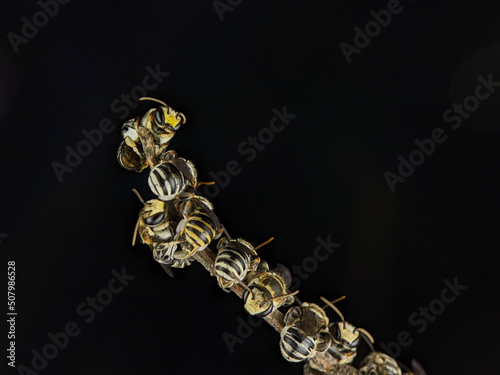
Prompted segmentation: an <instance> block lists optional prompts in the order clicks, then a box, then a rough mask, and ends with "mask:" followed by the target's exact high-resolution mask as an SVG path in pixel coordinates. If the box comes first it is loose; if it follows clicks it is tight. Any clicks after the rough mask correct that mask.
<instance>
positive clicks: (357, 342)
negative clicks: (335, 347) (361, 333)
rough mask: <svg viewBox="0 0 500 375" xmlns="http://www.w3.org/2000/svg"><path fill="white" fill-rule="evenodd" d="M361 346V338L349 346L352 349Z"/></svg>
mask: <svg viewBox="0 0 500 375" xmlns="http://www.w3.org/2000/svg"><path fill="white" fill-rule="evenodd" d="M358 345H359V337H358V338H357V339H356V340H354V341H353V342H351V343H350V344H349V347H350V348H355V347H357V346H358Z"/></svg>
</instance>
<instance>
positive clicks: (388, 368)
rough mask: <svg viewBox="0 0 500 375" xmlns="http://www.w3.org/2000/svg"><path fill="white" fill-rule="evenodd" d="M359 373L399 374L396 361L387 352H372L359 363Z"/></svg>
mask: <svg viewBox="0 0 500 375" xmlns="http://www.w3.org/2000/svg"><path fill="white" fill-rule="evenodd" d="M359 372H360V374H361V375H401V373H402V371H401V368H400V367H399V366H398V363H397V361H396V360H395V359H394V358H391V357H390V356H388V355H387V354H384V353H380V352H372V353H370V354H368V355H367V356H366V357H365V358H364V359H363V361H362V362H361V364H360V369H359Z"/></svg>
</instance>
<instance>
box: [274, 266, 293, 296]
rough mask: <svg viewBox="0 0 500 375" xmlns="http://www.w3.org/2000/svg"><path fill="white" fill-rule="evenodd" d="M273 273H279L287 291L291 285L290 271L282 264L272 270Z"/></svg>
mask: <svg viewBox="0 0 500 375" xmlns="http://www.w3.org/2000/svg"><path fill="white" fill-rule="evenodd" d="M272 271H273V272H276V273H279V274H280V275H281V277H283V280H284V281H285V285H286V289H287V291H288V288H289V287H290V285H291V284H292V274H291V273H290V270H289V269H288V268H287V267H285V266H284V265H283V264H281V263H278V264H277V267H276V268H274V269H273V270H272Z"/></svg>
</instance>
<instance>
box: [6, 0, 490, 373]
mask: <svg viewBox="0 0 500 375" xmlns="http://www.w3.org/2000/svg"><path fill="white" fill-rule="evenodd" d="M492 4H493V2H491V1H476V2H474V4H472V2H456V1H440V2H431V1H424V0H414V1H412V2H408V1H405V2H402V6H403V8H404V9H403V11H402V12H401V13H400V14H398V15H394V16H393V17H392V20H391V22H390V24H389V25H388V26H387V27H386V28H383V29H382V30H381V32H380V34H379V35H377V36H376V37H374V38H373V39H372V40H371V42H370V44H369V45H368V46H367V47H366V48H363V49H362V51H361V53H359V54H354V55H352V56H351V58H352V62H351V63H350V64H348V63H347V62H346V59H345V57H344V56H343V54H342V52H341V50H340V48H339V44H340V43H341V42H346V43H349V44H353V38H354V34H355V32H354V30H353V28H354V27H356V26H358V27H360V28H362V29H363V28H364V26H365V24H366V23H367V22H368V21H370V20H372V16H371V15H370V10H376V11H379V10H382V9H386V8H387V2H385V1H384V2H380V1H375V2H373V1H371V2H369V1H352V2H347V1H344V2H330V1H308V2H306V1H300V2H299V1H272V2H264V1H243V2H241V4H240V5H237V6H235V7H234V9H233V11H232V12H229V11H228V12H226V13H224V15H223V17H224V19H223V21H221V19H220V17H219V15H218V14H217V12H216V11H215V9H214V6H213V3H212V2H211V1H205V2H187V1H183V2H182V1H153V0H147V1H142V2H140V3H139V2H133V3H132V2H115V3H114V4H111V3H109V4H107V5H103V4H102V2H98V1H85V2H83V1H77V0H73V1H71V2H69V3H68V4H67V5H61V6H60V9H59V11H58V14H57V15H55V16H54V17H53V18H50V20H49V22H48V23H47V25H46V26H44V27H42V28H40V30H39V31H38V34H37V35H36V36H34V37H33V38H31V39H30V40H29V42H28V43H27V44H21V45H20V47H19V53H17V54H16V53H15V52H14V49H13V48H12V46H11V44H10V43H9V41H8V39H7V34H8V33H9V32H14V33H16V34H20V33H21V27H22V24H23V21H22V20H21V18H22V17H27V18H28V19H32V17H33V14H34V13H35V12H37V11H39V10H40V6H39V5H37V4H36V3H35V2H23V4H18V3H17V2H14V1H6V2H4V5H5V7H4V11H3V12H2V15H1V21H2V22H1V27H0V29H1V32H0V35H1V50H0V64H1V65H0V66H1V71H0V73H1V74H0V82H1V92H0V111H1V113H0V116H1V117H0V119H1V123H0V137H1V151H0V152H1V160H2V170H3V172H2V176H3V178H2V184H1V196H2V199H3V202H4V203H3V204H2V209H1V210H0V215H1V219H2V221H1V227H0V232H2V233H5V234H8V237H7V238H2V239H1V241H2V242H1V243H0V247H1V249H0V254H1V256H0V257H1V258H2V266H1V268H2V269H3V270H4V272H5V273H6V272H7V260H15V261H16V272H17V273H16V276H17V278H16V283H17V284H16V296H17V305H16V307H17V311H18V314H19V315H18V316H17V325H16V328H17V335H16V350H17V352H16V361H17V364H24V365H27V366H30V362H31V359H32V356H33V354H32V353H31V350H32V349H36V350H39V351H40V350H42V348H43V346H44V345H45V344H47V343H48V342H49V339H48V338H47V334H48V333H49V332H52V333H55V332H58V331H61V330H63V329H64V326H65V324H66V323H67V322H70V321H74V322H76V323H77V324H78V326H79V327H80V328H81V333H80V334H79V335H78V336H77V337H75V338H72V339H71V340H70V342H69V344H68V346H67V347H66V348H65V349H64V350H62V351H61V352H60V353H59V355H58V356H57V357H56V358H55V359H53V360H50V361H49V363H48V365H47V367H46V368H45V369H44V370H43V371H42V373H45V374H145V373H148V374H165V373H167V374H170V373H172V374H174V373H180V372H182V373H187V374H195V373H207V374H234V373H239V374H254V373H273V374H300V373H301V365H298V364H290V363H287V362H286V361H285V360H284V359H283V358H282V357H281V354H280V352H279V348H278V335H277V334H276V332H274V331H273V330H272V329H271V328H270V327H268V326H267V325H262V326H260V327H259V328H257V329H256V330H255V332H254V333H253V334H252V335H251V337H250V338H248V339H245V340H244V343H242V344H239V345H236V346H235V351H234V353H233V354H231V353H230V352H229V351H228V349H227V346H226V344H225V342H224V340H223V338H222V335H223V333H224V332H229V333H232V334H236V329H237V326H238V322H237V320H236V317H238V316H241V317H242V318H243V319H244V320H246V314H245V312H244V310H243V307H242V304H241V303H240V301H239V300H238V299H237V298H236V297H235V296H234V295H226V294H225V293H223V292H222V291H221V290H220V289H219V288H218V287H217V284H216V282H215V279H211V278H210V277H209V276H208V274H207V272H205V271H204V270H203V269H202V267H201V266H200V265H198V264H195V265H193V266H191V267H190V268H186V269H184V270H177V271H176V272H175V274H176V278H175V279H169V278H168V277H167V276H166V275H165V273H164V271H163V270H162V269H161V267H160V266H159V265H158V264H156V263H155V262H154V260H153V259H152V256H151V253H150V251H149V250H148V249H147V248H146V247H145V246H144V245H139V246H136V247H132V246H131V237H132V232H133V229H134V225H135V222H136V218H137V213H138V211H139V210H140V208H141V204H140V202H139V201H138V200H137V199H136V198H135V197H134V196H133V194H132V193H131V189H132V188H137V189H138V190H139V191H140V192H142V194H143V196H145V197H146V198H148V199H150V198H152V194H151V192H150V191H149V189H148V186H147V174H146V173H142V174H135V173H131V172H127V171H125V170H123V169H121V168H120V167H119V165H118V164H117V162H116V150H117V148H118V145H119V143H120V141H121V137H120V133H119V128H120V126H121V124H122V123H123V121H122V120H123V119H120V118H119V116H120V113H118V112H116V111H113V110H112V109H111V108H110V105H111V103H112V102H113V101H114V100H116V99H119V98H120V95H121V94H122V93H130V90H131V89H133V88H134V87H136V86H137V85H140V84H141V82H142V79H143V77H144V76H145V75H146V71H145V68H146V67H147V66H151V67H152V68H153V69H154V68H155V67H156V66H157V65H158V64H159V65H160V68H161V70H162V71H163V72H169V73H170V75H169V76H168V77H167V78H166V79H165V80H164V81H163V83H161V84H160V85H159V86H158V87H157V88H156V89H155V90H153V91H152V92H148V95H151V96H154V97H157V98H160V99H162V100H165V101H166V102H167V103H168V104H169V105H171V106H172V107H173V108H175V109H177V110H179V111H182V112H183V113H184V114H185V115H186V117H187V119H188V123H187V124H186V125H185V126H184V127H183V128H182V130H181V131H180V132H179V133H178V134H177V135H176V137H175V138H174V140H173V141H172V143H171V147H172V148H173V149H175V150H176V151H178V153H179V154H180V155H181V156H183V157H185V158H188V159H190V160H192V161H193V162H194V163H195V164H196V167H197V169H198V174H199V176H200V180H202V181H203V180H209V179H210V177H209V172H210V171H212V172H218V171H221V170H224V169H225V167H226V164H227V162H228V161H230V160H236V161H238V162H239V163H240V165H241V168H242V172H241V173H240V174H239V175H237V176H235V177H233V178H231V181H230V183H229V185H228V186H227V187H226V188H224V189H222V190H221V192H220V194H219V195H218V196H217V197H215V198H213V199H212V201H213V203H214V204H215V207H216V212H217V214H218V216H219V217H220V219H221V221H222V222H223V224H224V225H225V226H226V227H227V228H228V230H229V231H230V233H231V234H233V236H242V237H244V238H246V239H248V240H249V241H251V242H252V243H254V244H258V243H260V242H262V241H264V240H265V239H267V238H268V237H270V236H275V237H276V239H275V241H274V242H273V243H272V244H270V245H268V246H266V247H265V248H263V249H262V250H261V255H262V257H263V258H264V259H266V260H267V261H268V262H270V263H271V264H272V265H274V264H276V263H278V262H281V263H283V264H285V265H287V266H288V267H292V266H293V265H300V264H301V262H302V261H303V259H305V258H307V257H310V256H313V254H314V248H315V247H316V238H317V237H321V238H324V239H326V238H327V237H328V236H331V239H332V241H334V242H338V243H340V244H341V246H340V247H339V248H338V249H337V250H336V251H335V253H334V254H333V255H332V256H331V257H330V258H328V259H327V260H326V261H323V262H320V263H319V265H318V267H317V270H316V271H315V272H312V273H311V274H310V275H309V276H308V279H307V280H304V281H303V282H302V283H301V285H300V292H301V293H300V296H301V299H302V300H306V301H311V302H318V301H319V296H321V295H324V296H327V297H329V298H331V299H334V298H336V297H338V296H340V295H343V294H345V295H347V300H346V301H344V302H341V303H339V305H338V306H339V308H340V309H341V310H342V312H343V313H344V315H345V316H346V318H347V320H349V321H351V322H353V323H355V324H356V325H358V326H361V327H364V328H366V329H367V330H369V331H370V332H371V333H372V335H374V337H375V339H376V342H377V343H379V344H380V343H382V342H385V343H387V342H390V341H394V340H395V339H396V337H397V336H398V334H399V333H400V332H401V331H408V332H409V334H410V335H411V337H412V339H413V343H412V344H411V345H410V346H409V347H407V348H404V349H403V353H402V354H401V356H400V359H401V360H403V361H405V362H409V360H410V359H411V358H417V359H418V360H419V361H420V362H421V363H422V364H423V366H424V367H425V369H426V370H427V372H428V374H452V373H453V374H471V373H479V369H481V370H483V371H484V373H494V372H497V371H498V363H497V362H498V361H497V358H496V355H497V353H498V351H499V350H500V339H499V337H498V328H499V325H498V313H499V309H498V303H497V301H496V294H497V293H496V291H497V288H496V287H497V285H498V279H499V278H498V266H497V265H498V255H497V251H498V231H497V228H498V224H499V215H498V209H499V203H500V200H499V198H498V191H499V178H498V168H497V161H498V156H499V148H498V139H499V130H500V126H499V124H500V123H499V121H500V111H499V108H500V106H499V105H500V96H499V95H500V94H498V92H495V93H494V94H493V95H492V96H491V98H489V99H487V100H486V101H484V102H481V103H480V107H479V109H478V110H477V111H476V112H474V113H472V114H471V116H470V118H469V119H468V120H467V121H464V123H463V125H462V126H461V127H460V128H459V129H457V130H452V129H451V127H450V124H449V123H446V122H444V121H443V113H444V111H446V110H447V109H448V108H449V107H450V106H451V105H452V104H453V103H455V102H457V103H462V101H463V99H464V98H465V97H466V96H468V95H471V94H474V89H475V87H476V85H477V84H478V81H477V80H476V77H477V76H478V75H482V76H483V77H487V76H488V75H489V74H492V75H493V79H494V80H495V81H500V44H499V40H500V33H499V30H500V29H499V27H500V9H499V8H500V7H499V6H498V5H492ZM152 105H153V104H150V103H141V104H140V105H138V106H137V108H134V109H131V111H130V115H129V116H127V117H126V118H125V119H127V118H130V117H133V116H137V115H142V114H143V113H144V112H145V111H146V110H147V109H149V108H150V107H151V106H152ZM283 106H287V109H288V112H290V113H293V114H296V115H297V117H296V118H295V119H294V120H292V121H291V122H290V124H289V125H288V126H287V127H286V129H285V130H283V131H282V132H280V133H277V134H275V137H274V140H273V141H272V142H271V143H269V144H268V145H267V146H266V147H265V149H264V150H262V151H260V152H259V153H258V154H257V156H256V158H255V160H253V161H251V162H247V161H246V160H245V158H246V157H247V156H245V155H241V154H240V153H238V150H237V149H238V145H239V144H240V143H241V142H243V141H245V140H246V139H247V138H248V137H249V136H256V135H257V134H258V133H259V131H260V130H261V129H262V128H265V127H268V126H269V121H270V119H271V118H272V117H273V113H272V109H273V108H278V109H282V108H283ZM103 118H109V119H111V120H112V121H113V124H114V125H115V129H114V131H113V132H112V133H110V134H105V135H104V139H103V141H102V143H101V144H100V145H98V146H96V147H94V149H93V151H92V152H91V154H90V155H89V156H86V157H84V158H83V160H82V162H81V163H80V164H79V165H78V166H77V167H76V168H74V170H73V171H72V172H71V173H65V174H64V175H63V181H62V182H59V181H58V179H57V177H56V175H55V173H54V171H53V167H52V163H53V162H54V161H58V162H61V163H64V159H65V157H66V152H67V151H66V149H65V148H66V146H70V147H73V148H75V147H76V146H77V144H78V143H79V142H80V141H82V140H83V139H85V138H84V136H83V135H82V130H83V129H87V130H90V129H95V128H98V125H99V122H100V121H101V120H102V119H103ZM437 127H441V128H443V129H444V130H445V132H446V134H447V135H448V139H447V141H446V142H444V143H442V144H439V145H437V146H436V150H435V152H434V154H433V155H431V156H430V157H428V158H426V160H425V162H424V163H423V164H422V165H421V166H419V167H416V169H415V172H414V173H413V174H412V175H411V176H410V177H408V179H407V180H406V181H405V182H404V183H398V184H397V185H396V191H395V192H394V193H392V192H391V191H390V189H389V187H388V185H387V183H386V181H385V179H384V176H383V173H384V172H385V171H391V172H394V173H395V172H397V168H398V164H399V161H398V159H397V157H398V155H400V154H401V155H403V156H404V157H405V158H407V157H408V155H409V153H410V152H411V151H413V150H414V149H415V148H416V146H415V144H414V140H415V139H416V138H418V139H420V140H421V139H423V138H428V137H429V136H430V134H431V132H432V130H433V129H434V128H437ZM4 237H5V236H4ZM123 267H125V269H126V271H127V273H128V274H130V275H134V276H135V279H134V280H133V281H131V282H130V284H129V286H127V287H126V288H125V289H124V290H123V291H122V292H121V293H119V294H117V295H115V296H114V297H113V300H112V302H111V303H110V304H109V305H107V306H106V307H105V308H104V309H103V311H101V312H99V313H97V314H96V316H95V319H93V321H91V322H90V323H89V324H86V323H85V322H84V318H83V317H82V316H80V315H78V313H77V306H78V305H79V304H81V303H82V302H85V300H86V299H87V297H95V296H96V294H97V293H98V292H99V291H100V290H101V289H102V288H106V287H107V284H108V282H109V280H110V279H111V278H112V274H111V270H112V269H116V270H121V269H122V268H123ZM454 278H458V281H459V283H460V284H463V285H467V286H468V289H467V290H465V291H464V292H463V293H462V295H461V296H459V297H458V298H457V299H456V301H455V302H453V303H451V304H448V305H446V308H445V311H444V312H443V313H442V314H441V315H439V316H438V317H437V318H436V320H435V321H434V322H432V323H429V325H428V327H427V329H426V330H425V331H424V332H422V333H418V332H417V330H416V327H414V326H412V325H411V324H410V323H409V321H408V319H409V316H410V315H411V314H413V313H414V312H416V311H418V309H419V307H421V306H422V307H426V306H427V307H428V306H429V304H430V303H431V301H432V300H433V299H435V298H439V296H440V294H441V291H442V290H443V288H444V284H443V280H444V279H448V280H450V281H451V280H453V279H454ZM3 280H4V281H3V282H2V284H4V285H2V287H5V284H6V282H7V280H6V276H5V277H3ZM3 295H4V296H5V294H3ZM2 311H4V313H6V312H7V307H6V301H5V305H4V307H3V308H2ZM87 317H88V315H87V316H85V318H87ZM331 317H332V319H334V316H333V315H332V316H331ZM4 328H5V329H6V328H7V324H6V323H2V332H4ZM7 341H8V340H7V338H6V335H4V334H2V338H1V342H2V348H3V349H6V342H7ZM3 353H6V351H3ZM2 358H3V359H2V361H1V362H2V363H1V366H2V370H0V372H2V373H17V372H16V371H15V370H13V369H11V368H10V367H8V366H7V364H6V362H7V359H6V358H4V356H3V355H2Z"/></svg>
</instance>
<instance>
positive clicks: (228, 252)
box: [215, 248, 251, 288]
mask: <svg viewBox="0 0 500 375" xmlns="http://www.w3.org/2000/svg"><path fill="white" fill-rule="evenodd" d="M250 264H251V258H250V255H249V254H247V253H244V252H241V251H238V250H233V249H231V248H226V249H224V250H222V251H220V252H219V253H218V254H217V258H215V273H216V275H217V280H218V281H219V285H220V286H221V287H223V288H227V287H231V286H233V285H234V283H235V281H236V280H235V276H236V278H238V280H243V279H244V278H245V276H246V275H247V273H248V270H249V268H250ZM221 279H222V280H221ZM223 280H225V281H226V283H223V284H224V286H223V285H222V284H221V283H222V281H223Z"/></svg>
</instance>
